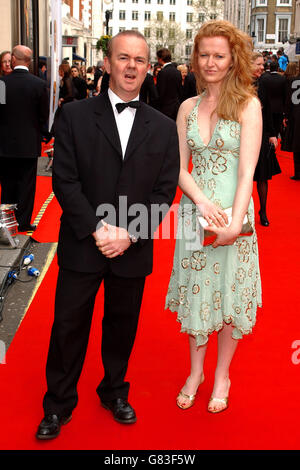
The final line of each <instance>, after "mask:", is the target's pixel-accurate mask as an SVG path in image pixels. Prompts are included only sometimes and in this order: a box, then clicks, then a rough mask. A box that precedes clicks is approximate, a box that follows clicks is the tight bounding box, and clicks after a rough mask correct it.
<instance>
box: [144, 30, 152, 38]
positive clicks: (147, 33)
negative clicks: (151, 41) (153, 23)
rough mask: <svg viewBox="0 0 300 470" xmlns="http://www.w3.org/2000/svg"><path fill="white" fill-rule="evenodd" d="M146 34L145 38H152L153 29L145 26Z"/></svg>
mask: <svg viewBox="0 0 300 470" xmlns="http://www.w3.org/2000/svg"><path fill="white" fill-rule="evenodd" d="M144 36H145V38H150V36H151V29H150V28H145V29H144Z"/></svg>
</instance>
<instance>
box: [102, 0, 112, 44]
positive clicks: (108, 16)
mask: <svg viewBox="0 0 300 470" xmlns="http://www.w3.org/2000/svg"><path fill="white" fill-rule="evenodd" d="M104 3H106V5H105V6H106V8H107V10H105V23H104V24H105V29H106V35H107V36H109V34H108V25H109V20H110V19H111V18H112V12H113V9H114V2H113V0H104Z"/></svg>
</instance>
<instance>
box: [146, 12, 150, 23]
mask: <svg viewBox="0 0 300 470" xmlns="http://www.w3.org/2000/svg"><path fill="white" fill-rule="evenodd" d="M150 20H151V11H145V21H150Z"/></svg>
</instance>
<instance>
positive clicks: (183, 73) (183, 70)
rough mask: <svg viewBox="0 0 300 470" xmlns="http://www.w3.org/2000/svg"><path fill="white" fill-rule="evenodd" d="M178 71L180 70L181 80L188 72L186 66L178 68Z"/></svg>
mask: <svg viewBox="0 0 300 470" xmlns="http://www.w3.org/2000/svg"><path fill="white" fill-rule="evenodd" d="M180 72H181V77H182V80H184V79H185V77H186V76H187V74H188V70H187V68H183V69H181V70H180Z"/></svg>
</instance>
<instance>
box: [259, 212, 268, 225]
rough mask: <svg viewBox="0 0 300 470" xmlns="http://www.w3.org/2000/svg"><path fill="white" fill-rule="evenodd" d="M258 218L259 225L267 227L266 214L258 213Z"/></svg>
mask: <svg viewBox="0 0 300 470" xmlns="http://www.w3.org/2000/svg"><path fill="white" fill-rule="evenodd" d="M259 217H260V223H261V225H263V226H264V227H269V225H270V222H269V221H268V219H267V216H266V213H265V212H261V211H259Z"/></svg>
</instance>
